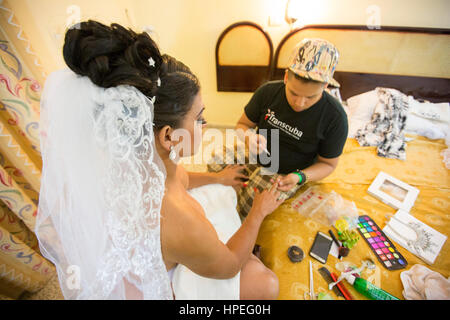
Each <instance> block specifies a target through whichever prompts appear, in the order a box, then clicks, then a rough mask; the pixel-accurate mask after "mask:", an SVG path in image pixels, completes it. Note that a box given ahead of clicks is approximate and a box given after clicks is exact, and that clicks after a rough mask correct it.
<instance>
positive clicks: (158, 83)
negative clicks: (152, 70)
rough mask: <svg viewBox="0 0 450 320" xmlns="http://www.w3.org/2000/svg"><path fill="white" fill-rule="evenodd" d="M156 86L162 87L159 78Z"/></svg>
mask: <svg viewBox="0 0 450 320" xmlns="http://www.w3.org/2000/svg"><path fill="white" fill-rule="evenodd" d="M156 85H157V86H158V87H160V86H161V79H160V78H159V77H158V80H156Z"/></svg>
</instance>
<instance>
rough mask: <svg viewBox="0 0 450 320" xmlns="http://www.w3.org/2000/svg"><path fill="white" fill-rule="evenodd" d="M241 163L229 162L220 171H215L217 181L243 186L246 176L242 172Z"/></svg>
mask: <svg viewBox="0 0 450 320" xmlns="http://www.w3.org/2000/svg"><path fill="white" fill-rule="evenodd" d="M244 168H245V167H244V166H243V165H238V164H230V165H228V166H226V167H225V169H223V170H222V171H220V172H218V173H217V177H218V181H219V183H221V184H223V185H225V186H232V187H234V186H241V187H242V186H243V185H244V181H242V180H241V179H244V180H248V177H247V176H246V175H245V174H244V173H243V171H244Z"/></svg>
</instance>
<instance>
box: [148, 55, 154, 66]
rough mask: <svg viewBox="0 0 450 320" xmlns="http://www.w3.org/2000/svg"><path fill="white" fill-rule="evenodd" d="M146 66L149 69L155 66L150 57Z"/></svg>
mask: <svg viewBox="0 0 450 320" xmlns="http://www.w3.org/2000/svg"><path fill="white" fill-rule="evenodd" d="M148 64H149V65H150V67H154V66H155V60H153V58H152V57H150V58H148Z"/></svg>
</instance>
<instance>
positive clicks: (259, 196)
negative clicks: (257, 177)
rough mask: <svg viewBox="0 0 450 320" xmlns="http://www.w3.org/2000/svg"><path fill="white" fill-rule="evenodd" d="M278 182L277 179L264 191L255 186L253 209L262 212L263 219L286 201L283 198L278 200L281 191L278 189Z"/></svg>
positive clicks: (258, 212)
mask: <svg viewBox="0 0 450 320" xmlns="http://www.w3.org/2000/svg"><path fill="white" fill-rule="evenodd" d="M278 182H279V181H278V179H277V180H276V181H275V182H274V183H273V184H272V186H271V187H270V189H268V190H267V189H266V190H264V191H262V192H260V191H259V190H258V189H256V188H255V197H254V198H253V204H252V209H251V211H254V212H255V213H257V214H261V215H262V216H261V217H262V218H263V219H264V218H265V217H266V216H268V215H269V214H271V213H272V212H274V211H275V209H277V208H278V207H279V206H280V204H282V203H283V201H284V200H283V199H281V200H278V198H279V197H280V192H279V191H278V190H277V185H278Z"/></svg>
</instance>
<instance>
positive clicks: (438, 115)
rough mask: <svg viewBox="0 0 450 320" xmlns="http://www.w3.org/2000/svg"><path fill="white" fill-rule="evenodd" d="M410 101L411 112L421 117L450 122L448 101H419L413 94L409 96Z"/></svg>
mask: <svg viewBox="0 0 450 320" xmlns="http://www.w3.org/2000/svg"><path fill="white" fill-rule="evenodd" d="M408 103H409V110H410V112H411V113H414V114H415V115H417V116H419V117H422V118H426V119H431V120H435V121H441V122H446V123H448V122H450V106H449V103H448V102H444V103H431V102H419V101H417V100H415V99H414V98H413V97H412V96H408Z"/></svg>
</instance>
